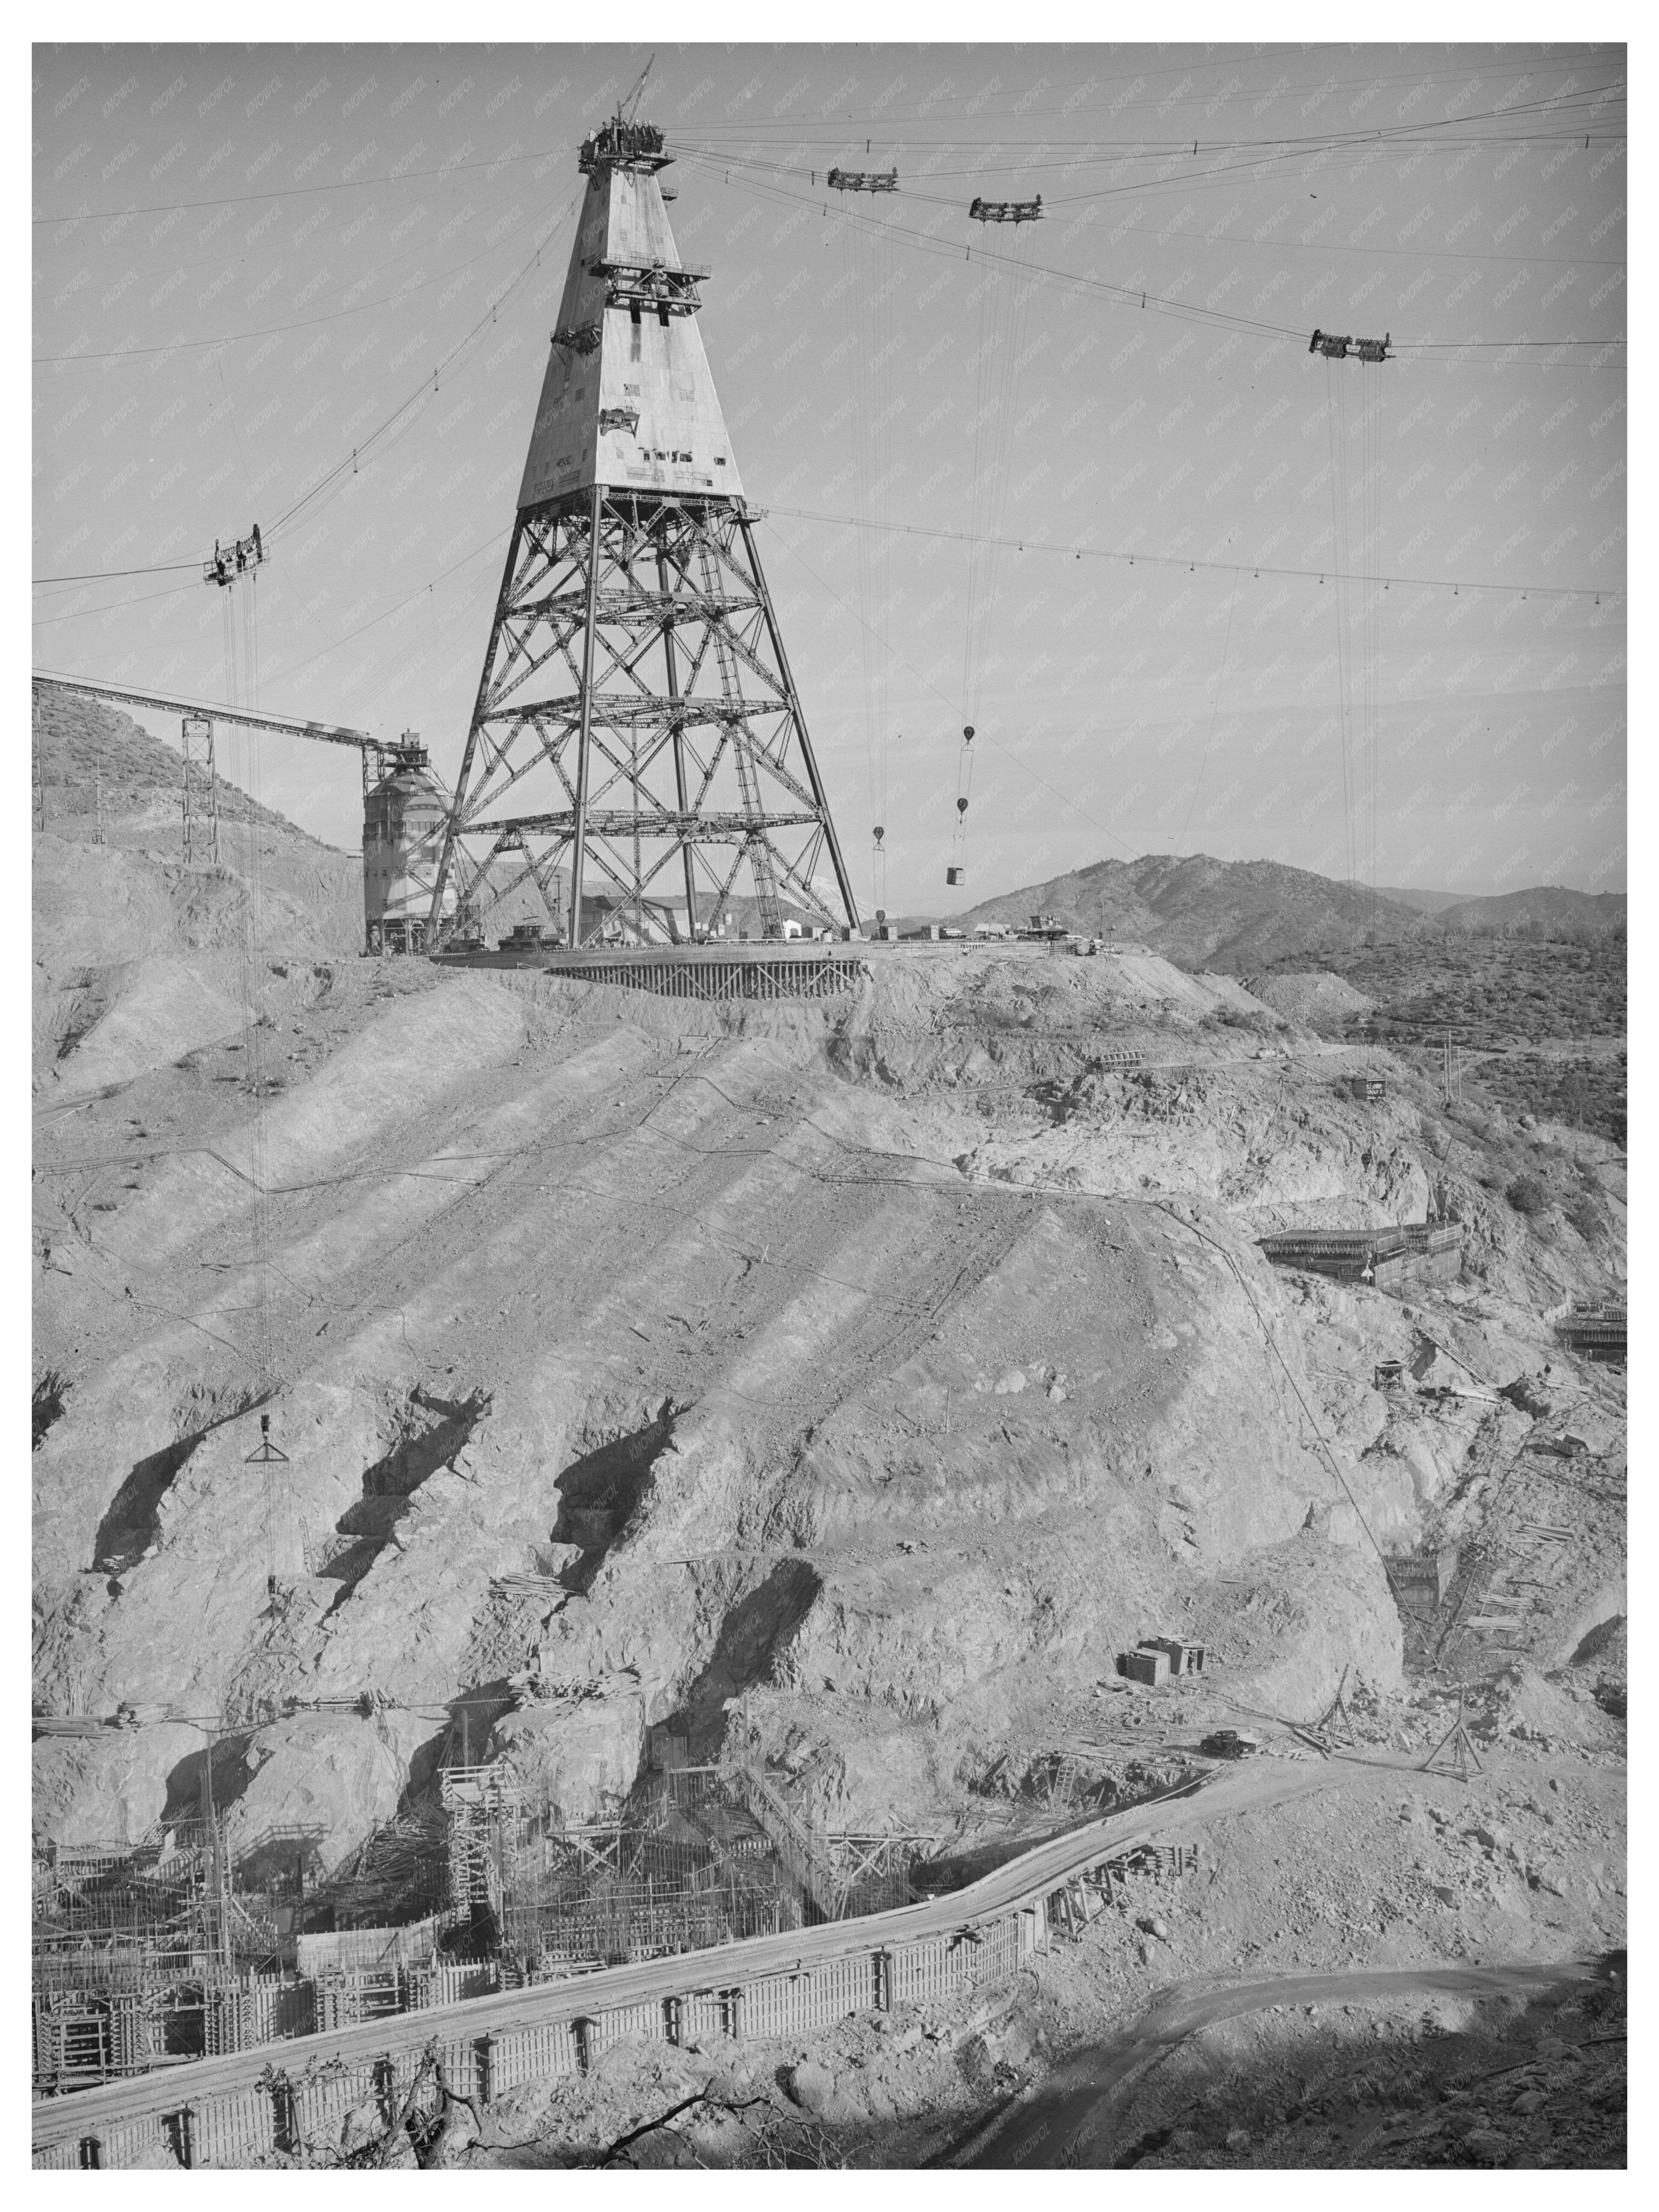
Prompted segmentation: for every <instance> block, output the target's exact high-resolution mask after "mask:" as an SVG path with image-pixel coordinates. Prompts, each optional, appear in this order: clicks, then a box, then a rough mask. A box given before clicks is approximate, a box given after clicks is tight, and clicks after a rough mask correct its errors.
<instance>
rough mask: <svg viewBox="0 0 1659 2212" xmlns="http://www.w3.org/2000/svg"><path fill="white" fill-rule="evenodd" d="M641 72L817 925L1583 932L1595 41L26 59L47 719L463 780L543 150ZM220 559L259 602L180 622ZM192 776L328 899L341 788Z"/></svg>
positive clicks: (36, 541) (1600, 290) (1617, 695)
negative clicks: (1189, 868)
mask: <svg viewBox="0 0 1659 2212" xmlns="http://www.w3.org/2000/svg"><path fill="white" fill-rule="evenodd" d="M653 51H654V59H652V56H653ZM647 60H651V68H650V72H649V76H648V78H647V83H646V86H645V89H644V92H643V94H642V96H641V100H640V105H639V109H638V112H639V114H640V115H641V118H648V119H651V120H654V121H655V122H656V123H657V124H658V125H659V127H660V128H661V129H662V130H663V131H665V134H666V136H667V138H668V142H669V150H670V151H671V152H672V153H673V154H674V155H675V157H676V158H675V161H674V166H673V167H671V168H669V169H668V170H666V171H665V172H664V180H665V183H666V184H667V185H669V186H670V187H671V189H672V190H673V191H675V193H676V194H677V197H676V199H675V201H674V204H672V206H671V208H670V210H669V212H670V216H671V220H672V222H673V223H674V226H675V230H676V235H677V239H678V244H679V246H680V249H681V252H682V254H683V256H684V258H685V259H686V260H688V261H692V262H696V263H699V264H706V265H708V267H709V268H710V269H711V270H712V272H713V273H712V275H711V276H710V278H709V279H708V282H707V283H705V284H704V285H703V286H702V295H703V300H704V306H703V308H702V315H701V327H702V336H703V340H704V343H705V346H706V348H707V349H708V356H709V359H710V362H711V364H712V367H713V369H714V377H715V382H716V386H717V388H718V390H719V392H720V398H721V400H722V403H723V405H724V408H725V411H726V421H727V424H728V427H729V428H730V431H731V434H732V439H733V441H734V450H735V452H736V453H737V456H738V461H739V464H740V466H741V469H742V471H743V479H744V489H745V491H746V493H747V495H748V497H749V500H750V503H751V505H752V506H753V507H757V508H758V509H759V510H760V511H761V513H763V517H764V520H763V523H762V525H761V526H760V528H759V530H758V533H757V538H758V544H759V549H760V552H761V557H762V559H763V562H764V563H765V566H766V571H767V576H768V580H769V585H770V588H771V591H772V593H773V595H774V599H775V605H776V608H777V612H778V615H779V617H780V621H781V625H782V630H783V635H784V637H785V641H786V643H787V648H788V652H789V655H790V659H791V662H792V664H793V672H794V675H795V678H796V682H797V684H798V687H799V693H800V697H801V702H802V706H803V708H804V711H805V719H806V721H807V725H808V727H809V729H810V730H811V735H812V739H813V742H814V744H815V747H816V749H817V754H818V757H819V761H820V764H821V767H822V769H823V774H824V777H825V781H826V783H827V786H828V789H829V799H830V804H831V806H832V809H833V811H834V813H835V817H836V823H837V827H838V829H839V831H840V835H841V838H842V845H843V848H844V850H845V851H846V853H847V854H848V861H849V866H850V867H851V872H852V875H853V879H854V889H855V890H856V891H857V893H858V896H859V897H860V901H861V902H863V903H865V904H866V906H868V905H873V904H875V903H885V904H886V905H888V906H889V907H890V908H892V909H894V910H900V909H917V908H926V909H927V910H928V911H932V912H936V913H940V914H948V913H949V912H950V911H951V908H952V907H953V906H957V905H960V906H964V907H965V906H966V905H968V904H969V903H971V902H975V901H976V900H978V899H980V898H983V897H986V896H990V895H991V894H992V893H993V892H994V891H998V890H1007V889H1012V887H1014V886H1016V885H1018V884H1022V883H1030V882H1036V881H1040V880H1042V879H1043V878H1048V877H1050V876H1053V875H1055V874H1058V873H1060V872H1063V871H1064V870H1066V869H1068V868H1071V867H1075V866H1082V865H1085V864H1086V863H1089V862H1091V861H1094V860H1102V859H1106V858H1119V859H1129V858H1132V857H1134V856H1136V855H1138V854H1146V853H1182V854H1185V853H1193V852H1205V853H1209V854H1214V855H1216V856H1218V857H1219V858H1221V859H1225V860H1254V859H1263V858H1265V859H1272V860H1282V861H1286V862H1290V863H1291V864H1293V865H1295V866H1301V867H1306V868H1312V869H1316V870H1319V871H1321V872H1324V873H1326V874H1329V875H1333V876H1336V877H1353V878H1357V879H1358V880H1361V881H1373V882H1376V883H1378V884H1384V885H1388V884H1417V885H1424V886H1431V887H1437V888H1448V889H1454V890H1465V891H1471V892H1473V891H1493V890H1496V891H1503V890H1516V889H1519V888H1522V887H1523V886H1524V885H1526V884H1534V883H1561V884H1571V885H1575V886H1577V887H1579V888H1583V889H1585V890H1622V889H1624V888H1625V884H1626V800H1625V774H1626V599H1625V596H1624V590H1625V583H1626V478H1625V465H1626V349H1625V346H1624V344H1623V342H1622V341H1623V337H1624V333H1625V331H1626V290H1625V255H1626V235H1625V232H1626V225H1625V211H1624V200H1625V193H1626V143H1625V136H1624V133H1625V98H1624V87H1625V74H1626V56H1625V52H1624V50H1623V48H1622V47H1620V46H1600V47H1596V46H1573V45H1562V46H1554V47H1552V48H1548V49H1546V48H1544V47H1541V46H1535V45H1534V46H1510V47H1504V48H1494V47H1491V46H1483V47H1475V46H1467V47H1445V46H1435V47H1427V46H1329V47H1317V46H1314V47H1306V46H1302V47H1290V46H1244V45H1239V46H1231V47H1229V46H1205V47H1201V48H1200V47H1196V46H1164V47H1161V48H1154V47H1137V46H1114V47H1106V46H1069V47H1064V48H1062V47H1060V46H978V47H952V46H923V47H918V46H905V47H898V46H892V47H871V46H817V45H815V46H782V47H775V46H734V47H728V46H684V47H678V48H674V47H658V48H656V49H654V50H653V48H652V47H650V46H640V47H638V48H633V47H625V46H586V47H574V46H556V45H548V46H539V47H530V46H494V47H492V48H489V49H485V48H482V47H469V46H448V47H445V48H437V47H433V46H403V47H399V48H392V47H374V46H354V47H352V48H350V49H349V50H347V49H343V48H338V47H333V48H331V47H325V46H305V47H298V48H296V47H294V46H283V47H277V46H234V47H232V46H224V47H222V48H212V47H208V48H203V47H199V46H188V47H185V46H161V47H158V48H152V47H149V46H144V47H137V46H134V47H130V48H123V47H119V46H115V47H103V46H97V47H94V46H63V47H61V48H55V49H54V48H50V47H45V46H37V47H36V48H35V49H34V50H33V130H34V139H33V199H34V209H33V214H34V226H33V240H34V246H33V349H32V350H33V357H34V366H33V517H32V522H33V574H34V576H35V578H36V579H37V580H38V581H37V585H36V588H35V592H34V607H33V613H34V622H35V627H34V629H33V641H34V648H33V649H34V665H35V666H36V667H37V669H46V670H51V671H58V672H61V673H74V674H80V675H84V676H89V677H94V678H101V679H103V680H106V681H110V682H117V683H120V682H125V683H131V684H135V685H138V686H141V687H146V688H150V689H154V690H161V691H167V692H175V691H176V692H178V693H180V694H182V695H184V696H190V697H202V698H216V699H223V698H226V697H227V696H229V694H230V692H231V691H232V690H234V691H235V692H236V694H237V696H243V697H246V696H252V686H253V685H254V684H256V682H257V697H258V702H259V703H260V704H261V705H262V706H263V707H264V708H266V709H268V710H274V711H279V712H282V713H284V714H300V715H306V716H311V717H314V718H317V719H319V720H331V721H337V722H342V723H345V724H349V725H351V726H356V727H361V728H363V729H366V730H368V731H369V732H372V733H373V734H374V735H376V736H380V737H391V736H394V735H396V734H397V733H398V732H400V731H402V730H404V729H405V728H410V727H412V728H414V729H416V730H418V731H419V732H421V734H422V737H423V738H424V739H425V740H426V742H427V743H428V744H429V745H430V747H431V749H432V752H433V757H434V761H435V766H436V767H437V769H438V770H439V772H440V773H441V774H442V775H445V776H446V777H447V778H450V777H453V774H454V772H455V769H456V768H457V766H458V764H459V758H460V754H461V748H462V745H463V743H464V741H465V733H466V727H467V723H468V720H469V717H470V715H471V709H472V704H473V699H474V695H475V693H476V690H477V683H478V678H479V672H480V668H481V664H482V659H483V651H484V647H485V643H486V641H487V638H488V635H489V623H490V617H491V613H492V611H493V606H494V602H495V593H496V592H497V590H498V588H499V586H500V581H501V562H502V560H503V558H504V556H505V552H506V548H507V536H508V532H509V530H510V527H511V524H512V520H513V501H514V498H515V495H516V492H517V489H518V484H519V481H520V475H521V472H522V469H523V465H524V459H525V453H526V446H527V443H528V439H529V435H530V428H531V422H532V416H533V414H534V410H535V405H536V400H537V397H538V392H539V390H540V386H541V380H542V375H543V370H544V365H545V362H546V356H547V350H548V340H549V335H550V329H551V325H552V319H553V316H554V313H555V312H556V307H557V302H558V296H559V294H560V292H561V290H562V285H563V282H564V276H565V271H566V267H567V264H568V258H569V252H570V246H571V241H572V237H573V234H574V216H575V214H576V210H577V209H578V207H579V206H580V194H581V188H582V185H583V182H584V180H583V179H582V178H581V177H580V175H579V173H578V172H577V168H576V150H577V148H578V146H579V144H580V140H581V139H582V137H584V136H585V135H586V133H587V132H588V131H591V130H592V127H593V126H594V125H595V124H596V122H597V121H598V120H599V119H600V118H602V117H603V116H604V115H605V114H606V113H608V112H611V109H613V108H614V107H615V106H616V105H617V102H618V101H619V100H621V99H622V98H623V96H624V95H625V94H627V93H628V92H629V90H630V89H631V88H632V87H633V86H634V84H635V80H636V79H637V78H638V76H639V75H640V72H641V70H643V69H644V68H645V66H646V64H647ZM832 167H839V168H841V169H842V170H843V171H844V170H848V169H855V170H856V171H858V172H860V173H864V174H866V175H873V174H878V173H889V174H890V173H895V172H896V183H897V189H896V190H895V191H883V192H879V193H877V192H869V191H832V190H831V189H830V188H829V185H828V182H827V178H828V173H829V170H830V169H831V168H832ZM1038 195H1041V198H1042V215H1041V217H1040V218H1039V219H1037V220H1034V221H1030V222H1019V223H1014V222H976V221H974V220H972V219H971V217H970V215H969V208H970V204H971V203H972V202H974V201H975V199H976V198H979V199H981V200H984V201H989V202H994V203H1021V202H1023V203H1026V204H1030V203H1031V202H1033V201H1035V200H1036V197H1037V196H1038ZM1316 330H1319V331H1323V332H1327V333H1336V334H1340V335H1345V336H1349V337H1354V338H1358V337H1367V338H1382V337H1383V336H1384V335H1385V334H1386V335H1387V337H1388V338H1389V350H1388V356H1387V358H1386V359H1384V360H1383V361H1382V362H1373V363H1366V362H1361V361H1360V360H1358V358H1357V357H1355V356H1353V354H1352V352H1351V353H1350V355H1349V357H1347V358H1346V359H1342V360H1330V359H1328V358H1326V357H1325V356H1323V355H1322V354H1321V353H1319V352H1315V351H1310V338H1311V337H1312V336H1313V333H1314V332H1315V331H1316ZM256 521H257V522H258V523H259V524H260V526H261V531H262V537H263V538H264V539H265V541H266V544H267V550H268V556H269V557H268V562H267V565H266V567H265V568H264V571H263V572H262V574H261V575H260V577H259V580H258V588H257V605H256V600H255V593H254V592H252V591H250V590H248V589H247V588H246V587H242V588H241V589H240V591H239V592H237V593H235V594H230V595H228V594H225V593H223V592H219V591H218V590H216V589H214V588H212V587H210V586H206V585H204V582H203V580H202V577H201V574H200V563H201V562H203V561H204V559H205V558H206V557H207V556H209V555H210V552H211V551H212V549H213V546H214V544H215V542H216V540H227V541H228V540H230V539H233V538H238V537H240V536H244V535H246V533H247V532H249V531H250V530H251V528H252V525H253V524H254V523H255V522H256ZM228 598H229V599H231V600H232V602H233V604H232V605H230V606H229V607H227V605H226V602H227V599H228ZM238 601H240V604H236V602H238ZM142 719H144V720H146V722H147V723H148V725H149V726H151V727H153V728H155V730H156V731H157V733H158V734H161V735H163V736H167V735H171V736H172V738H173V739H174V740H175V741H176V738H177V730H176V726H170V725H169V724H167V722H166V721H165V720H161V719H158V718H153V717H149V716H145V717H143V718H142ZM969 724H971V726H973V728H974V730H975V737H974V739H973V741H972V743H971V744H970V745H969V746H968V747H966V748H964V746H963V739H962V735H961V733H962V731H963V727H964V726H966V725H969ZM222 753H223V754H224V756H225V759H226V764H227V766H228V769H229V771H230V773H232V774H233V775H236V776H237V777H238V780H239V781H257V782H258V788H259V793H260V796H261V797H262V798H263V799H264V800H265V801H266V803H268V804H270V805H276V806H278V807H280V808H281V809H282V810H283V811H284V812H286V813H287V814H289V816H290V817H292V818H293V819H295V821H297V822H299V823H301V825H302V826H304V827H305V828H307V829H310V830H312V831H313V833H315V834H316V835H318V836H323V837H325V838H327V839H328V840H329V841H330V842H334V843H337V844H340V845H343V846H347V847H354V846H356V843H357V842H358V841H359V835H360V822H361V811H360V809H361V799H360V790H359V781H358V775H357V769H356V763H355V762H354V761H353V759H352V757H351V756H350V755H349V754H339V753H337V752H336V751H335V750H333V749H332V748H329V747H325V746H321V745H315V744H310V745H307V744H305V743H304V742H303V741H301V740H297V739H283V738H274V737H273V738H259V739H258V740H251V739H234V740H233V741H231V742H229V743H228V744H225V745H223V746H222ZM962 793H965V794H966V795H967V796H968V798H969V808H968V811H967V814H966V817H965V827H964V826H962V825H961V824H960V823H959V817H958V811H957V804H956V802H957V797H958V795H959V794H962ZM877 823H880V824H881V826H882V828H883V830H884V838H883V846H884V854H885V856H886V857H885V866H884V872H878V866H877V862H876V859H875V854H874V849H873V838H872V832H873V829H874V826H875V825H876V824H877ZM952 862H955V863H957V864H958V865H959V866H961V867H962V869H963V883H962V884H961V885H960V886H959V887H958V888H957V889H955V890H947V889H946V887H945V867H946V866H947V865H949V864H951V863H952Z"/></svg>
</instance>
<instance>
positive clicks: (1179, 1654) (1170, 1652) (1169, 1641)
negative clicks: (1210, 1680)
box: [1140, 1636, 1205, 1675]
mask: <svg viewBox="0 0 1659 2212" xmlns="http://www.w3.org/2000/svg"><path fill="white" fill-rule="evenodd" d="M1140 1649H1141V1650H1143V1651H1161V1652H1163V1653H1164V1656H1165V1657H1166V1658H1167V1659H1168V1660H1169V1662H1170V1674H1171V1675H1177V1674H1202V1673H1203V1672H1204V1652H1205V1647H1204V1646H1203V1644H1191V1643H1188V1641H1187V1639H1186V1638H1184V1637H1180V1636H1143V1637H1142V1638H1141V1639H1140Z"/></svg>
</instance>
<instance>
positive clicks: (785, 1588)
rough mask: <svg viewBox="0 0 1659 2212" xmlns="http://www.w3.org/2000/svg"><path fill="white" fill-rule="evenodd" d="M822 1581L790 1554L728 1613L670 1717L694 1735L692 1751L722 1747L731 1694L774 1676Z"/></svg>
mask: <svg viewBox="0 0 1659 2212" xmlns="http://www.w3.org/2000/svg"><path fill="white" fill-rule="evenodd" d="M822 1588H823V1583H821V1582H820V1581H819V1579H818V1577H817V1574H816V1573H815V1572H814V1571H813V1570H812V1569H811V1567H810V1566H808V1565H807V1564H806V1562H805V1560H804V1559H802V1560H795V1559H786V1560H785V1561H784V1562H783V1563H782V1565H780V1566H776V1567H774V1569H773V1570H772V1571H771V1573H770V1574H769V1575H768V1577H766V1579H765V1581H764V1582H763V1583H761V1584H760V1585H759V1587H758V1588H757V1589H752V1590H750V1593H749V1595H748V1596H747V1597H744V1598H740V1599H739V1600H738V1602H737V1604H736V1605H734V1606H733V1607H732V1610H731V1611H730V1613H727V1614H726V1619H725V1620H724V1621H722V1622H721V1624H720V1638H719V1640H718V1642H717V1643H716V1644H715V1646H714V1656H713V1658H712V1659H710V1661H709V1662H708V1665H707V1667H705V1668H703V1670H702V1674H699V1675H698V1677H697V1679H696V1681H695V1682H693V1683H692V1685H691V1686H690V1689H689V1690H688V1691H687V1692H686V1693H685V1696H684V1699H683V1701H682V1702H681V1705H680V1707H679V1710H678V1711H677V1712H676V1713H674V1714H673V1715H672V1716H671V1717H670V1719H669V1722H668V1729H669V1731H670V1733H671V1735H684V1736H685V1737H687V1738H689V1739H690V1743H691V1747H692V1751H693V1753H694V1755H699V1754H702V1753H708V1752H712V1751H714V1750H715V1749H717V1748H718V1747H719V1743H720V1736H721V1734H722V1732H723V1730H724V1728H725V1723H726V1711H725V1708H726V1699H728V1698H735V1697H738V1696H740V1695H741V1694H742V1692H744V1690H747V1689H751V1688H753V1687H755V1686H757V1684H759V1683H762V1682H765V1681H768V1680H770V1679H771V1676H772V1671H773V1668H774V1665H775V1662H776V1660H777V1657H778V1656H779V1654H780V1653H781V1651H782V1650H784V1649H785V1647H786V1646H787V1644H789V1642H790V1640H791V1639H792V1638H793V1636H794V1634H795V1632H796V1631H797V1630H798V1629H799V1626H800V1625H801V1623H802V1622H803V1621H804V1620H805V1618H806V1616H807V1614H808V1613H810V1612H811V1609H812V1607H813V1605H814V1603H815V1602H816V1601H817V1595H818V1592H819V1591H820V1590H821V1589H822Z"/></svg>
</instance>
